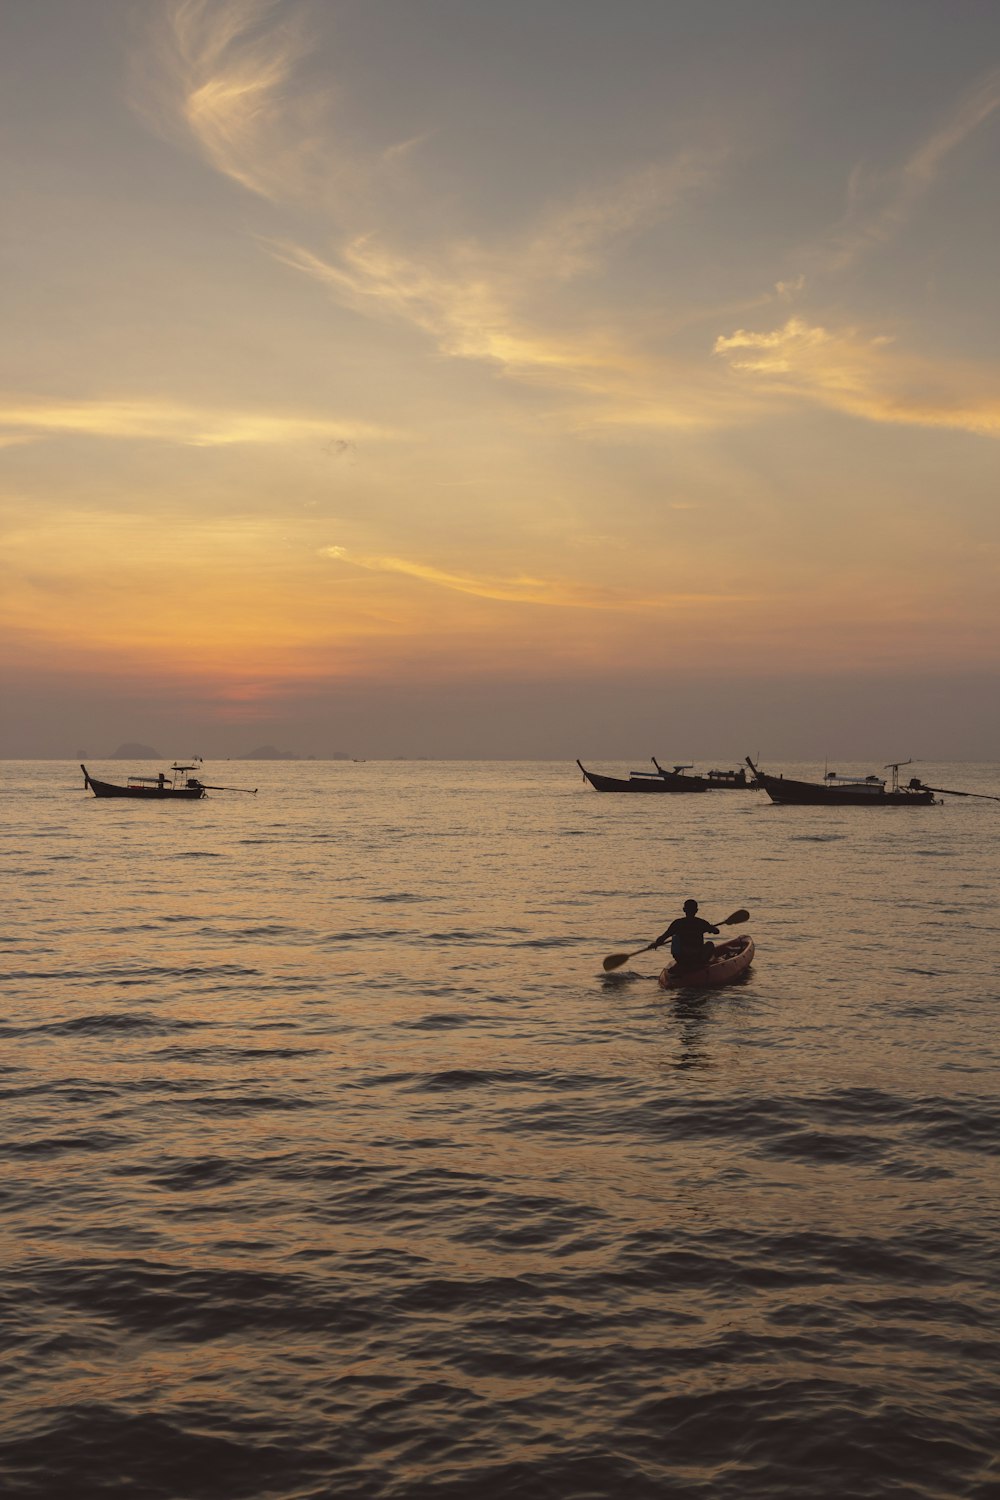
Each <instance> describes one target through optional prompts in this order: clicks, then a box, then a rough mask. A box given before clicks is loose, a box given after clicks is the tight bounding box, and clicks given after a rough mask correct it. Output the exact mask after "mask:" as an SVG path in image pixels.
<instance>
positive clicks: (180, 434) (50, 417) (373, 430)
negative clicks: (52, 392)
mask: <svg viewBox="0 0 1000 1500" xmlns="http://www.w3.org/2000/svg"><path fill="white" fill-rule="evenodd" d="M0 433H3V434H4V435H3V436H0V443H3V444H5V445H9V444H15V443H26V442H32V441H37V440H38V439H39V438H42V437H55V436H63V437H67V436H72V437H94V438H119V439H130V438H131V439H136V438H138V439H146V440H151V441H156V442H166V443H175V444H179V445H182V446H185V447H193V448H218V447H227V446H229V445H231V444H238V443H239V444H252V443H256V444H284V443H294V442H302V441H316V442H319V441H324V442H326V443H327V444H329V443H331V442H333V443H336V444H340V443H343V444H345V445H347V446H350V445H352V444H353V443H355V442H356V441H358V440H359V439H361V438H364V439H368V440H371V439H375V438H378V439H383V440H384V439H390V438H391V437H392V436H393V435H394V434H393V432H392V430H391V429H390V428H388V427H381V426H379V425H378V424H376V423H371V422H358V421H354V420H348V421H343V420H336V419H324V418H322V417H302V416H292V415H280V414H276V413H274V412H255V411H224V410H223V411H205V410H202V409H195V408H194V407H188V406H184V405H182V404H180V403H176V402H171V401H144V400H135V401H126V400H104V401H46V402H40V401H6V402H0Z"/></svg>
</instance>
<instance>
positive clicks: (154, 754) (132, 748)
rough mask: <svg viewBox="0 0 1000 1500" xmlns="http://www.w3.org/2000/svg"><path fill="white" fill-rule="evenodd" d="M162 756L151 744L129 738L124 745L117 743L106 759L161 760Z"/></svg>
mask: <svg viewBox="0 0 1000 1500" xmlns="http://www.w3.org/2000/svg"><path fill="white" fill-rule="evenodd" d="M162 759H163V756H162V755H161V754H160V752H159V750H154V749H153V747H152V745H139V744H135V743H133V742H132V741H131V740H129V741H127V742H126V744H124V745H119V746H118V749H117V750H116V751H115V752H114V754H113V755H109V756H108V760H162Z"/></svg>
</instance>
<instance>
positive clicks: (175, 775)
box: [80, 762, 257, 802]
mask: <svg viewBox="0 0 1000 1500" xmlns="http://www.w3.org/2000/svg"><path fill="white" fill-rule="evenodd" d="M200 768H201V763H200V762H196V763H194V764H193V765H190V766H182V765H177V764H175V765H172V766H171V767H170V772H169V774H168V773H167V772H166V771H160V772H159V774H158V775H156V776H129V777H128V779H127V781H126V783H125V785H124V786H121V785H120V784H119V783H118V782H114V781H99V780H98V779H97V777H96V776H91V774H90V772H89V771H88V770H87V767H86V766H85V765H82V764H81V766H80V770H81V771H82V772H83V786H84V790H85V791H86V789H87V788H88V787H89V788H90V790H91V791H92V792H93V794H94V796H95V797H132V798H136V797H139V798H143V799H147V800H153V801H156V802H163V801H164V800H169V801H172V802H178V801H179V802H196V801H198V799H199V798H201V797H204V796H205V794H206V792H248V793H249V794H250V796H252V797H256V795H257V788H256V787H254V788H253V789H252V790H251V789H250V788H249V787H243V786H207V785H206V784H205V782H203V781H201V780H200V779H199V778H198V777H197V776H192V775H190V774H189V773H190V772H191V771H197V770H200ZM182 778H183V779H182Z"/></svg>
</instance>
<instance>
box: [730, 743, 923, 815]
mask: <svg viewBox="0 0 1000 1500" xmlns="http://www.w3.org/2000/svg"><path fill="white" fill-rule="evenodd" d="M746 761H747V765H748V766H749V767H750V769H751V771H752V772H753V774H754V776H755V778H756V780H757V782H758V783H759V785H760V786H762V787H763V788H764V790H765V792H766V793H767V795H768V796H769V797H770V799H771V801H772V802H776V803H778V804H779V805H781V806H793V807H932V806H933V805H934V803H935V801H936V800H937V799H936V798H935V796H934V791H933V789H932V788H931V787H927V786H924V785H923V783H922V782H920V781H918V780H917V778H916V777H914V778H913V779H912V780H911V781H910V783H909V785H908V786H900V785H899V768H900V766H908V765H909V764H910V762H909V761H906V760H903V761H893V762H890V764H889V765H887V766H886V767H885V769H886V770H887V771H889V770H891V771H892V783H891V785H890V787H889V788H888V790H887V789H886V784H885V778H884V777H880V776H874V775H873V776H839V775H838V774H837V772H836V771H828V772H827V773H826V775H825V776H824V778H823V780H822V781H818V782H817V781H796V780H793V778H792V777H790V776H768V775H765V773H764V772H763V771H760V770H758V769H757V767H756V766H755V765H754V763H753V761H752V760H751V759H750V757H749V755H748V756H747V758H746Z"/></svg>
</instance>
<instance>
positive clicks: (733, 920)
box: [604, 906, 750, 974]
mask: <svg viewBox="0 0 1000 1500" xmlns="http://www.w3.org/2000/svg"><path fill="white" fill-rule="evenodd" d="M749 920H750V913H749V912H748V911H747V910H746V909H745V907H742V906H741V907H740V909H739V911H734V912H733V914H732V915H731V916H729V917H725V918H724V919H723V920H722V921H721V922H713V924H712V925H713V927H733V926H735V925H737V924H738V923H740V922H749ZM653 947H655V944H653V943H647V944H646V946H645V948H637V949H636V950H635V952H634V953H609V954H608V956H607V958H606V959H605V960H604V972H605V974H610V972H611V970H612V969H620V968H621V966H622V964H624V963H627V962H628V960H629V959H630V958H638V957H639V954H640V953H648V952H649V951H650V949H651V948H653Z"/></svg>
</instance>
